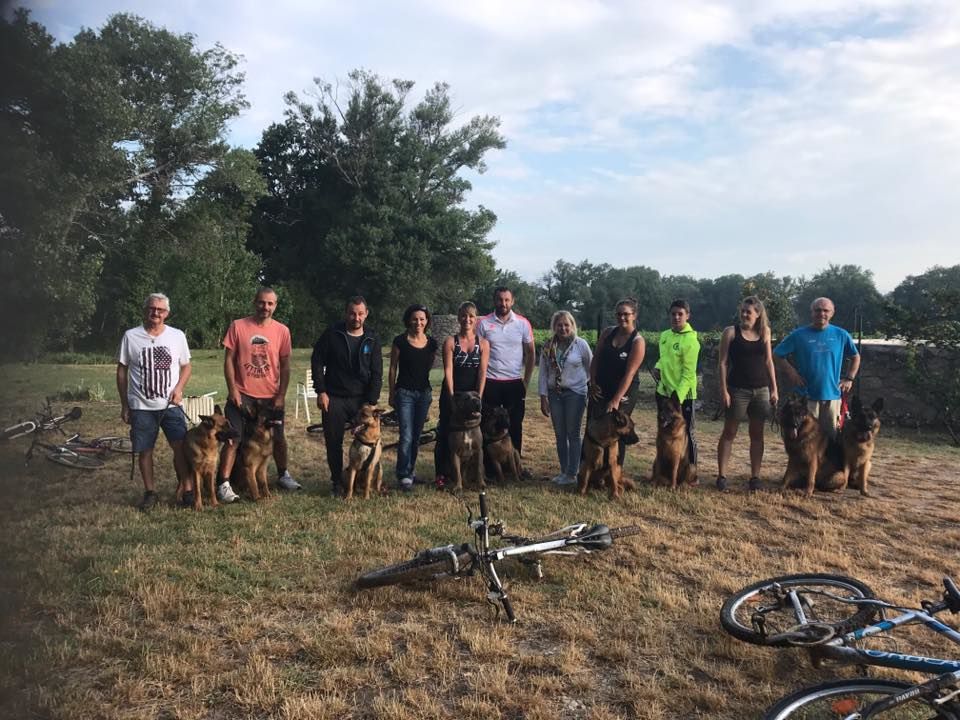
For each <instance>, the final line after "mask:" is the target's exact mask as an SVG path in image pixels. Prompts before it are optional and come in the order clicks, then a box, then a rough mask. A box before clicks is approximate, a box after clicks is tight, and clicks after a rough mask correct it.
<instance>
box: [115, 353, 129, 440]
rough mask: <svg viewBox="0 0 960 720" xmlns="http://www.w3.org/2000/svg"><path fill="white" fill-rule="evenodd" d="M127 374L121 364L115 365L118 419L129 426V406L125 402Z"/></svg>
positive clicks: (125, 367)
mask: <svg viewBox="0 0 960 720" xmlns="http://www.w3.org/2000/svg"><path fill="white" fill-rule="evenodd" d="M128 379H129V372H128V371H127V366H126V365H124V364H123V363H117V392H118V393H120V419H121V420H122V421H123V422H125V423H126V424H127V425H129V424H130V405H129V403H128V402H127V383H128Z"/></svg>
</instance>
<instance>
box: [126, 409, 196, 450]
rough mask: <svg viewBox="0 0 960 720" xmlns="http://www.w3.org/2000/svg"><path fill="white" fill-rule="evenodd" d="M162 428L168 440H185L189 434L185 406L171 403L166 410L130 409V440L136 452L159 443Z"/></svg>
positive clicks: (149, 448)
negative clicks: (184, 411)
mask: <svg viewBox="0 0 960 720" xmlns="http://www.w3.org/2000/svg"><path fill="white" fill-rule="evenodd" d="M160 428H163V434H164V435H165V436H166V438H167V442H170V443H175V442H179V441H180V440H183V437H184V435H186V434H187V416H186V415H184V413H183V408H181V407H180V406H178V405H171V406H170V407H169V408H167V409H166V410H134V409H132V408H131V409H130V442H131V443H133V451H134V452H135V453H139V452H143V451H144V450H152V449H153V446H154V445H156V444H157V435H158V434H159V432H160Z"/></svg>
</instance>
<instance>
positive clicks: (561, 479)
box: [553, 475, 577, 485]
mask: <svg viewBox="0 0 960 720" xmlns="http://www.w3.org/2000/svg"><path fill="white" fill-rule="evenodd" d="M553 482H554V483H555V484H556V485H575V484H576V482H577V479H576V478H575V477H571V476H570V475H557V476H556V477H555V478H554V479H553Z"/></svg>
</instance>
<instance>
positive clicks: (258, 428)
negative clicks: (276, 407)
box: [240, 405, 283, 501]
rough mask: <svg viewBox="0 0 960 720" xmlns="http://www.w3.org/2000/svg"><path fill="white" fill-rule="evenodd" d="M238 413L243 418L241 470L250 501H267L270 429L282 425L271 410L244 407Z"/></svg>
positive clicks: (268, 491)
mask: <svg viewBox="0 0 960 720" xmlns="http://www.w3.org/2000/svg"><path fill="white" fill-rule="evenodd" d="M240 413H241V414H242V415H243V442H242V443H241V445H240V469H241V472H242V473H243V479H244V480H245V481H246V483H247V492H249V493H250V498H251V499H253V500H255V501H259V500H260V499H261V498H262V499H266V498H268V497H270V485H269V484H268V483H267V460H269V459H270V457H271V456H272V455H273V429H274V427H276V426H277V425H279V424H281V423H282V422H283V421H282V420H280V419H279V415H278V414H277V413H275V412H274V411H273V410H272V409H270V408H265V407H261V406H258V405H249V406H248V405H243V406H242V407H241V408H240Z"/></svg>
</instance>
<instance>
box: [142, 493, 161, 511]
mask: <svg viewBox="0 0 960 720" xmlns="http://www.w3.org/2000/svg"><path fill="white" fill-rule="evenodd" d="M158 501H159V498H158V497H157V494H156V493H155V492H153V491H152V490H147V491H146V492H145V493H144V494H143V500H141V501H140V504H139V505H137V510H139V511H140V512H150V511H151V510H153V506H154V505H156V504H157V502H158Z"/></svg>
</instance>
